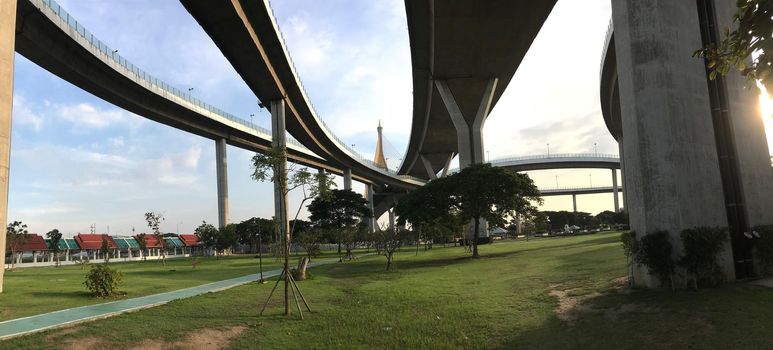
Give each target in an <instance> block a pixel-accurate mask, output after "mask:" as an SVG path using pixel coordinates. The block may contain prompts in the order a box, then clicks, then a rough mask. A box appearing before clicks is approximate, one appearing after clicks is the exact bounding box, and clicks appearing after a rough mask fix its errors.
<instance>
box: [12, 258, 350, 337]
mask: <svg viewBox="0 0 773 350" xmlns="http://www.w3.org/2000/svg"><path fill="white" fill-rule="evenodd" d="M336 261H337V259H326V260H323V261H320V262H317V263H313V264H310V265H309V267H313V266H319V265H323V264H330V263H333V262H336ZM280 272H282V270H281V269H277V270H271V271H264V272H263V278H269V277H275V276H278V275H279V273H280ZM259 278H260V274H259V273H256V274H252V275H247V276H242V277H236V278H231V279H227V280H224V281H218V282H212V283H207V284H202V285H200V286H196V287H191V288H185V289H180V290H175V291H171V292H166V293H160V294H153V295H147V296H144V297H138V298H132V299H126V300H119V301H113V302H109V303H104V304H97V305H89V306H81V307H76V308H72V309H64V310H59V311H54V312H49V313H45V314H40V315H35V316H29V317H22V318H17V319H15V320H8V321H3V322H0V340H3V339H8V338H12V337H17V336H20V335H24V334H27V333H34V332H40V331H43V330H46V329H51V328H57V327H63V326H67V325H72V324H75V323H80V322H85V321H91V320H95V319H100V318H106V317H110V316H115V315H119V314H122V313H125V312H130V311H136V310H141V309H146V308H149V307H154V306H158V305H162V304H166V303H168V302H170V301H172V300H176V299H183V298H190V297H192V296H196V295H200V294H205V293H209V292H217V291H221V290H225V289H229V288H233V287H236V286H240V285H243V284H247V283H250V282H254V281H257V280H258V279H259Z"/></svg>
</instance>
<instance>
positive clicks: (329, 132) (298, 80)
mask: <svg viewBox="0 0 773 350" xmlns="http://www.w3.org/2000/svg"><path fill="white" fill-rule="evenodd" d="M269 10H270V14H271V17H273V18H274V21H273V22H274V28H275V29H276V33H277V36H278V37H279V42H280V43H281V44H282V48H283V49H284V52H285V55H286V56H287V60H288V63H289V64H290V69H291V70H292V72H293V76H294V77H295V78H296V83H297V85H298V87H299V88H300V90H301V94H303V98H304V99H305V100H306V104H308V106H309V109H310V110H311V114H312V116H313V117H314V119H315V120H317V122H318V123H319V124H320V125H321V126H322V129H323V131H324V132H325V133H326V134H327V135H328V136H330V137H331V138H332V139H333V141H334V142H335V143H336V144H337V146H338V147H339V148H343V149H345V150H346V151H347V153H349V155H350V156H352V157H353V158H354V159H356V160H357V161H359V162H360V163H362V164H364V165H366V166H368V167H369V168H372V169H373V170H376V171H379V172H382V173H386V174H388V175H391V176H394V177H401V178H412V179H415V180H419V181H424V180H421V179H419V178H415V177H412V176H408V175H397V170H393V169H389V168H387V169H383V168H381V167H379V166H378V165H377V164H376V162H374V161H373V160H371V159H369V158H367V157H365V156H363V155H362V154H360V153H359V152H357V151H356V150H355V149H354V148H353V147H350V146H349V144H348V143H346V142H344V141H343V140H341V139H340V138H339V137H338V136H337V135H336V134H334V133H333V131H332V129H330V127H329V126H328V125H327V123H325V121H324V120H322V117H321V115H320V113H319V112H317V109H316V107H315V106H314V103H312V102H311V100H310V99H309V97H308V96H309V94H308V92H307V91H306V87H305V86H304V85H303V81H302V80H301V78H300V75H299V74H298V70H297V69H296V67H295V62H294V61H293V57H292V55H290V50H288V49H287V43H286V42H285V39H284V36H283V35H282V31H281V30H280V29H279V26H278V24H277V22H276V20H275V18H276V15H275V14H274V9H273V7H271V6H269Z"/></svg>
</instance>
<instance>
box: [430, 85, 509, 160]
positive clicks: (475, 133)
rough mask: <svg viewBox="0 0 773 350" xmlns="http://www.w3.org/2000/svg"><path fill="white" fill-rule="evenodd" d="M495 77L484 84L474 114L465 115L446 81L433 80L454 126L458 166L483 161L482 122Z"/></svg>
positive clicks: (491, 94) (489, 106)
mask: <svg viewBox="0 0 773 350" xmlns="http://www.w3.org/2000/svg"><path fill="white" fill-rule="evenodd" d="M497 82H498V79H497V78H491V79H490V80H489V81H488V83H487V84H486V87H485V90H484V92H483V96H481V100H480V103H479V105H478V109H477V112H476V113H475V115H469V116H465V115H464V114H463V113H462V110H461V109H460V108H459V105H458V104H457V101H456V99H455V98H454V95H453V93H452V92H451V88H449V86H448V82H447V81H445V80H435V86H436V87H437V90H438V92H439V94H440V97H441V98H442V99H443V104H445V106H446V109H447V110H448V114H449V115H450V116H451V121H452V122H453V123H454V127H455V128H456V140H457V146H458V149H459V168H460V169H464V168H466V167H468V166H470V165H471V164H478V163H483V162H484V161H485V159H484V151H483V135H482V132H483V124H484V123H485V122H486V118H488V114H489V112H490V111H491V101H492V99H493V98H494V92H495V91H496V87H497Z"/></svg>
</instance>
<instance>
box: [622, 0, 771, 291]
mask: <svg viewBox="0 0 773 350" xmlns="http://www.w3.org/2000/svg"><path fill="white" fill-rule="evenodd" d="M715 10H716V13H714V12H715ZM734 11H735V1H733V0H707V1H699V2H697V3H696V2H695V1H666V2H664V1H657V0H620V1H613V2H612V17H613V20H614V25H615V49H616V57H617V67H625V68H621V69H618V81H619V87H620V102H621V103H620V104H621V112H622V113H621V117H622V130H623V135H624V138H623V142H624V147H623V150H624V152H625V154H624V159H625V174H624V178H625V200H626V209H627V210H628V212H629V214H630V223H631V229H633V230H635V231H636V232H638V233H639V234H640V235H641V234H648V233H651V232H655V231H658V230H665V231H668V232H669V234H670V235H671V242H672V244H674V248H675V251H674V254H675V255H678V254H681V251H682V249H683V247H682V244H681V240H680V236H679V234H680V232H681V231H682V230H683V229H686V228H690V227H694V226H719V227H730V229H731V239H730V242H731V244H729V245H728V246H727V247H726V249H725V250H724V252H722V254H721V256H720V266H721V268H722V272H723V274H724V277H725V279H727V280H734V279H735V278H736V277H749V276H750V275H751V274H752V273H753V271H752V269H751V267H752V266H751V265H752V264H751V244H750V240H748V239H746V238H744V235H743V232H744V231H746V230H748V228H749V226H752V225H758V224H765V223H770V222H771V220H773V219H771V217H770V216H769V210H770V208H771V207H773V196H771V195H770V193H773V172H771V170H770V160H769V158H768V149H767V145H766V137H765V132H764V128H763V125H762V119H761V118H760V116H759V114H758V111H757V103H756V96H755V95H756V93H755V92H753V91H750V90H749V89H744V79H743V78H742V77H740V76H739V75H738V74H737V73H735V72H732V73H730V74H728V76H726V77H722V76H720V77H718V78H717V79H716V80H709V79H708V78H707V72H706V68H705V64H704V61H703V60H699V59H695V58H693V57H692V51H693V50H695V48H699V47H704V46H705V45H706V44H709V43H711V42H716V41H717V40H721V39H722V38H721V33H719V31H720V30H719V28H724V27H734V26H733V24H732V23H731V21H732V15H733V13H734ZM766 210H767V212H768V215H765V214H764V212H765V211H766ZM633 276H634V282H635V284H636V285H639V286H648V287H655V286H658V285H659V284H660V283H659V282H658V281H657V279H656V278H655V277H653V276H651V275H650V274H649V273H648V272H647V271H646V270H645V269H643V268H635V271H634V274H633ZM675 283H676V284H677V287H679V286H683V285H685V284H686V283H687V281H685V280H683V279H678V280H677V281H675Z"/></svg>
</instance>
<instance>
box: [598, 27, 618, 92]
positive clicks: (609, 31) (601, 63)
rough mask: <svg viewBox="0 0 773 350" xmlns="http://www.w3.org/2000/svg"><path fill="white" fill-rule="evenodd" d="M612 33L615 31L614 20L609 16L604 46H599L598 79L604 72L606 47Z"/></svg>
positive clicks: (607, 47)
mask: <svg viewBox="0 0 773 350" xmlns="http://www.w3.org/2000/svg"><path fill="white" fill-rule="evenodd" d="M614 33H615V22H614V21H613V19H612V18H611V17H610V18H609V25H607V34H606V36H605V37H604V46H602V47H601V59H600V60H599V81H600V80H601V75H602V74H603V72H604V59H605V58H606V56H607V49H609V44H610V40H611V39H612V34H614Z"/></svg>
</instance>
